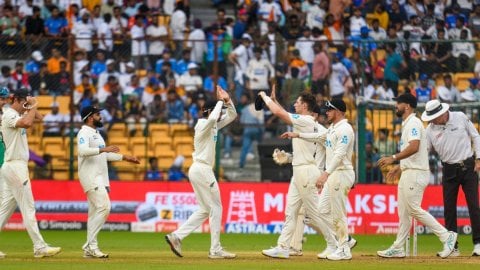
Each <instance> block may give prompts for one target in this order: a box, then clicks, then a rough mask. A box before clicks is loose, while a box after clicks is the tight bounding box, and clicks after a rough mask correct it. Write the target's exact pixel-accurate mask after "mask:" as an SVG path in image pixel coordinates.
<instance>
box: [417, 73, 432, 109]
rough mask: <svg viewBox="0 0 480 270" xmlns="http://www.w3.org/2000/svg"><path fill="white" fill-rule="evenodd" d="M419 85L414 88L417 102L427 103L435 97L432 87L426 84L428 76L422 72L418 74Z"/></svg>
mask: <svg viewBox="0 0 480 270" xmlns="http://www.w3.org/2000/svg"><path fill="white" fill-rule="evenodd" d="M419 80H420V85H419V86H418V87H417V88H416V89H415V92H414V96H416V97H417V101H418V103H427V102H428V101H430V100H432V99H434V98H435V92H434V91H433V88H432V87H430V86H429V85H428V80H429V77H428V75H427V74H425V73H422V74H420V76H419Z"/></svg>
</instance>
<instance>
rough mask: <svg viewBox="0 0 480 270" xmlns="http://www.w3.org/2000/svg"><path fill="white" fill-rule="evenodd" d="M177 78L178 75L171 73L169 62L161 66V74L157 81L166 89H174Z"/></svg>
mask: <svg viewBox="0 0 480 270" xmlns="http://www.w3.org/2000/svg"><path fill="white" fill-rule="evenodd" d="M178 78H179V77H178V74H177V73H175V72H174V71H173V68H172V65H171V64H170V62H166V63H164V64H163V65H162V73H161V74H160V78H159V80H160V83H161V84H162V85H163V86H164V87H165V88H166V89H175V87H176V85H177V81H178Z"/></svg>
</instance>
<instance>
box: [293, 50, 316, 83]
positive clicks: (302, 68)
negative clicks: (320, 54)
mask: <svg viewBox="0 0 480 270" xmlns="http://www.w3.org/2000/svg"><path fill="white" fill-rule="evenodd" d="M294 67H296V68H298V78H299V79H301V80H303V81H304V82H305V83H307V82H308V81H309V80H310V69H309V68H308V65H307V63H306V62H305V61H304V60H303V59H302V58H301V57H300V51H299V50H297V49H294V50H293V51H291V54H290V64H289V66H288V74H287V77H288V76H290V75H291V70H292V68H294Z"/></svg>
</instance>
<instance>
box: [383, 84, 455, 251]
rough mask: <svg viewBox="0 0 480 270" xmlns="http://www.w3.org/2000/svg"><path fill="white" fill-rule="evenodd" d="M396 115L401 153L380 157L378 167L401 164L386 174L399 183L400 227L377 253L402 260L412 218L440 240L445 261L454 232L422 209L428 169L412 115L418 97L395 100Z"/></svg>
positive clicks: (420, 128)
mask: <svg viewBox="0 0 480 270" xmlns="http://www.w3.org/2000/svg"><path fill="white" fill-rule="evenodd" d="M395 100H396V101H397V105H396V114H397V116H398V117H402V120H403V121H402V135H401V137H400V153H398V154H395V155H392V156H388V157H382V158H381V159H380V160H379V161H378V166H379V167H383V166H386V165H389V164H392V163H394V162H395V161H400V165H396V166H394V167H393V168H392V169H390V171H389V172H388V174H387V176H386V178H387V179H395V178H396V177H398V176H399V175H400V181H399V183H398V218H399V228H398V232H397V239H396V240H395V242H393V245H392V246H391V247H389V248H388V249H386V250H381V251H377V255H378V256H380V257H384V258H404V257H405V250H404V246H405V242H406V240H407V237H408V234H409V232H410V228H411V227H412V218H415V219H417V220H418V221H419V222H421V223H422V224H424V225H425V226H427V227H428V228H429V229H431V230H432V232H433V233H434V234H435V235H436V236H438V237H439V238H440V241H441V242H442V243H443V250H442V251H440V252H438V253H437V255H438V256H439V257H441V258H447V257H448V256H450V255H451V254H452V252H453V251H454V249H455V243H456V241H457V233H456V232H452V231H448V230H447V229H445V227H443V226H442V225H441V224H440V223H439V222H438V221H437V220H436V219H435V218H434V217H433V216H432V215H431V214H430V213H428V212H427V211H425V210H423V209H422V207H421V204H422V198H423V192H424V191H425V188H426V187H427V185H428V180H429V176H430V170H429V167H428V150H427V137H426V133H425V129H424V127H423V123H422V121H421V120H420V119H418V118H417V117H416V116H415V108H417V98H416V97H415V96H413V95H412V94H410V93H405V94H402V95H400V96H398V97H397V98H396V99H395Z"/></svg>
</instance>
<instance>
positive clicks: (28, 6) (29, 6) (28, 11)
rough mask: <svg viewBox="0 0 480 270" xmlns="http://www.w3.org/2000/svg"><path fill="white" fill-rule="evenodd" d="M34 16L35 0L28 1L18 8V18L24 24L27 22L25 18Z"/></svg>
mask: <svg viewBox="0 0 480 270" xmlns="http://www.w3.org/2000/svg"><path fill="white" fill-rule="evenodd" d="M32 15H33V0H26V1H25V2H24V3H22V4H21V5H20V7H19V8H18V17H19V18H20V20H21V21H22V22H24V21H25V18H27V17H28V16H32Z"/></svg>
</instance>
